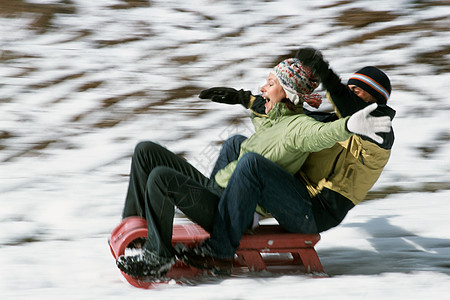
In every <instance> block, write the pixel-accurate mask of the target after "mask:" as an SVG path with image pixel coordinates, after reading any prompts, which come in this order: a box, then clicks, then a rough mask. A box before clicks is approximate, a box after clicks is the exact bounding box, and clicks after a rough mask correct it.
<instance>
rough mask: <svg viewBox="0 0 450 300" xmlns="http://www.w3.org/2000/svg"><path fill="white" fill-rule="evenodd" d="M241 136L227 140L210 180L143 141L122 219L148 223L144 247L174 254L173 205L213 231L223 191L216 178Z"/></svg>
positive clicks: (135, 156)
mask: <svg viewBox="0 0 450 300" xmlns="http://www.w3.org/2000/svg"><path fill="white" fill-rule="evenodd" d="M244 139H245V137H243V136H237V137H236V136H235V137H233V138H231V139H229V140H227V141H226V142H225V143H224V144H223V146H222V149H221V151H220V154H219V159H218V160H217V162H216V165H215V167H214V170H213V173H212V174H211V178H212V179H209V178H208V177H206V176H204V175H203V174H202V173H201V172H200V171H198V170H197V169H196V168H195V167H193V166H192V165H191V164H189V163H188V162H187V161H186V160H185V159H183V158H181V157H180V156H178V155H176V154H174V153H173V152H171V151H169V150H167V149H166V148H164V147H162V146H160V145H158V144H156V143H153V142H141V143H139V144H138V145H137V146H136V148H135V151H134V154H133V158H132V163H131V171H130V182H129V185H128V193H127V196H126V201H125V207H124V210H123V214H122V217H123V218H126V217H129V216H140V217H143V218H145V219H146V220H147V224H148V240H147V242H146V243H145V245H144V247H146V248H147V249H149V250H150V251H152V252H154V253H156V254H158V255H160V256H165V257H168V256H172V255H173V250H172V245H171V241H172V229H173V218H174V215H175V206H176V207H178V209H180V210H181V211H182V212H183V213H184V214H185V215H186V216H187V217H188V218H189V219H191V220H192V221H193V222H195V223H197V224H199V225H200V226H201V227H203V228H204V229H205V230H206V231H208V232H211V231H212V226H213V221H214V215H215V213H216V210H217V205H218V203H219V200H220V196H221V194H222V192H223V189H222V188H220V187H219V186H217V184H216V182H215V180H214V175H215V173H216V172H217V171H218V170H220V169H221V168H223V167H225V166H226V165H227V164H228V163H229V162H231V161H233V160H236V159H237V158H238V156H239V150H240V143H241V142H242V141H243V140H244Z"/></svg>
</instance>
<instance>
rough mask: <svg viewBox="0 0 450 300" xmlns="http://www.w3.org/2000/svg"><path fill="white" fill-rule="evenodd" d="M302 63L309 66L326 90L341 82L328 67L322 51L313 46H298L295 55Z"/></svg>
mask: <svg viewBox="0 0 450 300" xmlns="http://www.w3.org/2000/svg"><path fill="white" fill-rule="evenodd" d="M295 57H297V58H298V59H299V60H300V61H301V62H302V63H303V65H305V66H307V67H309V68H311V70H312V71H313V72H314V74H316V76H317V77H319V79H320V82H322V84H323V86H324V88H325V89H327V90H332V89H333V88H334V87H335V86H336V85H338V84H340V83H341V79H340V78H339V76H338V75H337V74H336V73H334V72H333V70H331V69H330V65H329V63H328V62H327V61H326V60H325V59H324V58H323V55H322V52H320V51H319V50H317V49H315V48H311V47H307V48H300V49H299V50H298V51H297V54H296V56H295Z"/></svg>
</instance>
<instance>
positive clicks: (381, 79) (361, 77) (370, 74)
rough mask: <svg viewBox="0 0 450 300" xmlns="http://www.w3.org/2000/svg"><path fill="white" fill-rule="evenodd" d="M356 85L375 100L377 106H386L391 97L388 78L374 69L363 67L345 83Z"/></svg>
mask: <svg viewBox="0 0 450 300" xmlns="http://www.w3.org/2000/svg"><path fill="white" fill-rule="evenodd" d="M347 84H348V85H350V84H352V85H356V86H358V87H360V88H362V89H363V90H365V91H366V92H368V93H369V94H371V95H372V96H374V97H375V99H377V103H378V104H386V102H387V100H388V99H389V96H390V95H391V81H390V80H389V77H387V75H386V74H385V73H384V72H383V71H381V70H380V69H378V68H376V67H372V66H369V67H364V68H362V69H361V70H359V71H357V72H356V73H355V74H353V75H352V76H351V77H350V79H349V80H348V82H347Z"/></svg>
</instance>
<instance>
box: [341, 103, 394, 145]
mask: <svg viewBox="0 0 450 300" xmlns="http://www.w3.org/2000/svg"><path fill="white" fill-rule="evenodd" d="M377 107H378V104H376V103H372V104H371V105H369V106H367V107H365V108H363V109H361V110H359V111H357V112H356V113H354V114H353V115H352V116H351V117H350V118H349V119H348V121H347V129H348V131H350V132H353V133H356V134H359V135H365V136H367V137H369V138H371V139H372V140H374V141H375V142H377V143H378V144H382V143H383V138H382V137H381V136H379V135H378V134H376V132H390V131H391V125H392V122H391V118H389V117H388V116H383V117H373V116H371V115H370V113H371V112H372V111H374V110H375V109H377Z"/></svg>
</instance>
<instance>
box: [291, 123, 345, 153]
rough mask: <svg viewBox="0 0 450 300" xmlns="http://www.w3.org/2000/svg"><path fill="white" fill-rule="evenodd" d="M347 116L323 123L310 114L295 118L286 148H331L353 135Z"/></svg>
mask: <svg viewBox="0 0 450 300" xmlns="http://www.w3.org/2000/svg"><path fill="white" fill-rule="evenodd" d="M347 120H348V117H347V118H342V119H339V120H337V121H334V122H329V123H322V122H319V121H316V120H314V119H313V118H310V117H308V116H305V115H303V116H299V117H298V118H296V119H294V120H293V121H292V122H291V124H289V128H288V130H287V132H288V133H287V136H286V138H287V140H288V141H289V142H288V143H287V145H286V148H287V149H288V150H289V151H292V152H295V151H302V152H317V151H320V150H322V149H326V148H330V147H332V146H333V145H334V144H336V143H337V142H341V141H345V140H346V139H348V138H349V137H351V136H352V135H353V133H351V132H349V131H348V130H347V129H346V122H347Z"/></svg>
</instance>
